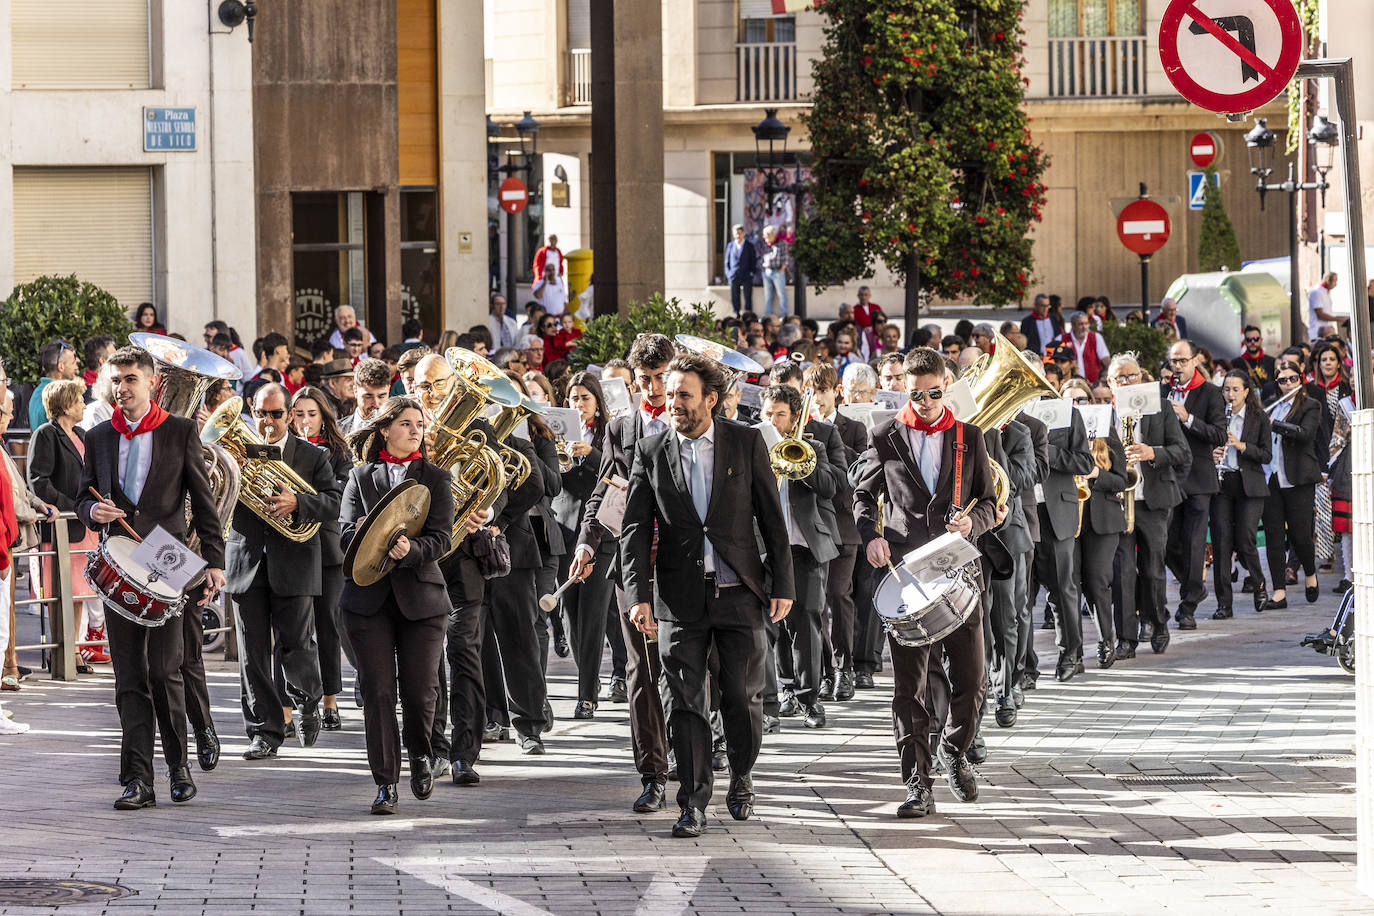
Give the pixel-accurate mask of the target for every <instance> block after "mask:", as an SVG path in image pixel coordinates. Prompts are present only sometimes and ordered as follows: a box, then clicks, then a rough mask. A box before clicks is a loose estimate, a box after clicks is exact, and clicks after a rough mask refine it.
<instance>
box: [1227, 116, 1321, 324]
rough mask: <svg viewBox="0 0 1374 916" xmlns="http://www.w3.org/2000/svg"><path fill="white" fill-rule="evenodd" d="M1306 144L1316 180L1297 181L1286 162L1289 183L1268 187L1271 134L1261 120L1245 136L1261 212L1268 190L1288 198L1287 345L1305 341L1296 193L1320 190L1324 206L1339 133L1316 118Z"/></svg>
mask: <svg viewBox="0 0 1374 916" xmlns="http://www.w3.org/2000/svg"><path fill="white" fill-rule="evenodd" d="M1307 142H1308V143H1310V144H1312V146H1314V147H1316V152H1317V177H1318V180H1317V181H1298V165H1297V163H1296V162H1291V161H1290V162H1289V163H1288V180H1287V181H1283V182H1279V183H1278V184H1269V183H1268V180H1269V176H1270V175H1272V174H1273V173H1274V169H1273V168H1272V167H1271V166H1270V165H1269V151H1270V150H1271V149H1273V148H1274V132H1273V131H1272V130H1270V129H1269V128H1268V126H1267V125H1266V124H1265V120H1264V118H1259V119H1257V120H1256V122H1255V126H1254V128H1252V129H1251V131H1250V132H1249V133H1248V134H1246V135H1245V148H1246V151H1247V152H1248V153H1249V155H1250V174H1251V175H1254V176H1255V190H1256V191H1257V192H1259V196H1260V210H1263V209H1264V195H1265V194H1268V193H1269V192H1270V191H1283V192H1285V193H1286V194H1287V195H1288V285H1289V297H1288V323H1289V328H1288V334H1289V342H1290V343H1297V342H1298V341H1299V340H1303V339H1305V338H1306V331H1305V328H1304V323H1303V318H1302V289H1301V287H1300V286H1299V285H1298V192H1300V191H1320V192H1321V195H1322V204H1323V205H1324V204H1325V203H1326V189H1327V188H1328V187H1330V185H1328V184H1327V181H1326V176H1327V173H1328V172H1330V171H1331V167H1332V164H1333V160H1334V158H1335V152H1336V144H1337V143H1338V142H1340V133H1339V132H1338V131H1337V130H1336V128H1335V126H1334V125H1332V124H1331V122H1330V121H1328V120H1326V118H1322V117H1318V118H1316V119H1315V120H1314V121H1313V124H1312V129H1311V130H1310V131H1308V133H1307Z"/></svg>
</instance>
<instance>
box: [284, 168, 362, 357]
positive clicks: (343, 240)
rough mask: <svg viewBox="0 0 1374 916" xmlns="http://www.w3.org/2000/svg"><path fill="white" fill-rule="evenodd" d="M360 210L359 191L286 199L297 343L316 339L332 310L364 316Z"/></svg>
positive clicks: (331, 317)
mask: <svg viewBox="0 0 1374 916" xmlns="http://www.w3.org/2000/svg"><path fill="white" fill-rule="evenodd" d="M365 209H366V208H365V206H364V200H363V194H362V192H360V191H346V192H332V191H326V192H311V193H299V194H293V195H291V248H292V252H293V258H292V263H293V269H294V277H293V281H292V282H293V288H294V290H295V292H294V298H295V322H294V323H295V334H296V340H297V342H298V343H299V344H300V345H303V346H308V345H310V344H312V343H314V342H315V341H316V340H319V339H320V338H321V337H322V336H324V334H325V333H326V332H327V331H328V330H329V328H330V326H331V325H332V324H333V323H334V309H335V308H336V307H338V306H340V305H351V306H353V308H354V310H355V311H356V312H357V313H358V316H359V317H360V318H361V317H363V316H365V315H366V314H367V308H366V306H367V270H366V257H365V253H366V241H367V238H366V231H365V228H364V223H365Z"/></svg>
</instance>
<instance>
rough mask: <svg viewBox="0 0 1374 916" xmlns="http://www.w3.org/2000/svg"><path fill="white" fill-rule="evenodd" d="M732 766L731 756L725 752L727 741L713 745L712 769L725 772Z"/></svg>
mask: <svg viewBox="0 0 1374 916" xmlns="http://www.w3.org/2000/svg"><path fill="white" fill-rule="evenodd" d="M729 766H730V757H729V755H728V754H726V753H725V742H724V741H722V742H721V743H719V744H714V745H712V746H711V769H712V770H713V771H715V772H717V773H721V772H724V771H725V769H726V768H727V767H729Z"/></svg>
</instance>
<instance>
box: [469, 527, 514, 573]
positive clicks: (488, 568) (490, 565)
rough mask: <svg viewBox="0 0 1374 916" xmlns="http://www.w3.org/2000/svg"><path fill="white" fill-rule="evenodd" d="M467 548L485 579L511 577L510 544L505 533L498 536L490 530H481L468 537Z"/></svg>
mask: <svg viewBox="0 0 1374 916" xmlns="http://www.w3.org/2000/svg"><path fill="white" fill-rule="evenodd" d="M467 547H468V553H470V554H472V558H473V560H475V561H476V562H477V569H478V571H479V572H481V574H482V578H483V579H499V578H501V577H502V576H508V575H510V543H509V542H508V541H507V540H506V535H505V534H504V533H501V534H497V533H496V532H494V531H492V530H491V529H490V528H479V529H478V530H477V531H474V532H473V533H472V534H470V535H468V544H467Z"/></svg>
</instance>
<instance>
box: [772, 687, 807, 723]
mask: <svg viewBox="0 0 1374 916" xmlns="http://www.w3.org/2000/svg"><path fill="white" fill-rule="evenodd" d="M801 711H802V707H801V704H800V703H798V702H797V695H796V694H794V693H793V692H792V691H790V690H788V691H785V692H784V693H783V695H782V698H781V701H780V702H779V703H778V715H780V716H782V717H783V718H784V719H790V718H792V717H793V716H799V715H801Z"/></svg>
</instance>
